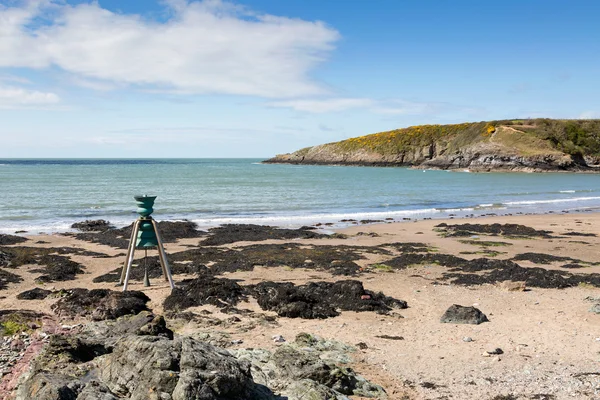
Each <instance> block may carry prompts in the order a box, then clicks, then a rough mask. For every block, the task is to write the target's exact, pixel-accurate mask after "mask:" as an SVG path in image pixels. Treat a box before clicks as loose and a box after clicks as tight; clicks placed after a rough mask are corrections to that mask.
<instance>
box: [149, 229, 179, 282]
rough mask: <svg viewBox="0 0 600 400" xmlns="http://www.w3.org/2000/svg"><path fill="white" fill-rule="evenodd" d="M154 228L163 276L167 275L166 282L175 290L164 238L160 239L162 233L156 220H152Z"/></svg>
mask: <svg viewBox="0 0 600 400" xmlns="http://www.w3.org/2000/svg"><path fill="white" fill-rule="evenodd" d="M152 226H153V227H154V233H156V241H157V242H158V258H159V259H160V265H161V267H162V270H163V274H164V275H165V280H166V281H167V282H169V285H170V286H171V289H174V288H175V284H174V283H173V277H172V276H171V268H170V267H169V262H168V261H167V255H166V254H165V248H164V247H163V242H162V238H161V237H160V232H159V231H158V224H157V223H156V221H155V220H152Z"/></svg>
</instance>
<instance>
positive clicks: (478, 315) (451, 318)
mask: <svg viewBox="0 0 600 400" xmlns="http://www.w3.org/2000/svg"><path fill="white" fill-rule="evenodd" d="M440 322H443V323H446V324H474V325H479V324H481V323H482V322H488V319H487V317H486V316H485V314H484V313H482V312H481V311H480V310H478V309H477V308H475V307H464V306H459V305H458V304H453V305H451V306H450V308H448V309H447V310H446V312H445V313H444V315H442V318H441V320H440Z"/></svg>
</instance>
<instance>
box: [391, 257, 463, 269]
mask: <svg viewBox="0 0 600 400" xmlns="http://www.w3.org/2000/svg"><path fill="white" fill-rule="evenodd" d="M465 263H467V260H465V259H464V258H461V257H457V256H453V255H452V254H439V253H426V254H419V253H404V254H401V255H399V256H398V257H394V258H392V259H390V260H387V261H385V265H389V266H390V267H392V268H394V269H406V268H408V267H410V266H412V265H424V264H435V265H441V266H444V267H460V266H462V265H464V264H465Z"/></svg>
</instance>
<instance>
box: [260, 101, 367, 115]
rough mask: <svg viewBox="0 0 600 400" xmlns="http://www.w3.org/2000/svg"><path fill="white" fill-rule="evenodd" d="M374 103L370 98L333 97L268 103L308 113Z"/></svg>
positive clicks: (345, 108)
mask: <svg viewBox="0 0 600 400" xmlns="http://www.w3.org/2000/svg"><path fill="white" fill-rule="evenodd" d="M373 104H374V101H373V100H371V99H361V98H333V99H299V100H285V101H276V102H271V103H269V105H270V106H272V107H281V108H293V109H294V110H296V111H306V112H310V113H327V112H337V111H345V110H349V109H353V108H363V109H364V108H370V107H372V106H373Z"/></svg>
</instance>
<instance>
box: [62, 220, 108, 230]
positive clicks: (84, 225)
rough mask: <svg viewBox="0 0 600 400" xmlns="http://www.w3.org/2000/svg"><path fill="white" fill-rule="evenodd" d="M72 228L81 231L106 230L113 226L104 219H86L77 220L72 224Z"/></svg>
mask: <svg viewBox="0 0 600 400" xmlns="http://www.w3.org/2000/svg"><path fill="white" fill-rule="evenodd" d="M71 228H73V229H77V230H79V231H81V232H104V231H107V230H109V229H111V228H113V226H112V225H111V224H110V222H108V221H105V220H103V219H97V220H89V219H86V220H85V221H82V222H75V223H74V224H73V225H71Z"/></svg>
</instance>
